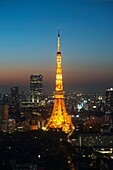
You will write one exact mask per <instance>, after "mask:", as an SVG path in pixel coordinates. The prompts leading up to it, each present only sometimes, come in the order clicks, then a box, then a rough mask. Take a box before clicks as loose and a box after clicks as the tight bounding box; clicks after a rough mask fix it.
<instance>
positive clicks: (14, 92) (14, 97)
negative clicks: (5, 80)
mask: <svg viewBox="0 0 113 170" xmlns="http://www.w3.org/2000/svg"><path fill="white" fill-rule="evenodd" d="M11 100H12V101H17V100H18V87H12V88H11Z"/></svg>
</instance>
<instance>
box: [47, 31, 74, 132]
mask: <svg viewBox="0 0 113 170" xmlns="http://www.w3.org/2000/svg"><path fill="white" fill-rule="evenodd" d="M64 93H65V92H64V90H63V76H62V55H61V51H60V33H59V32H58V51H57V53H56V86H55V92H54V106H53V111H52V114H51V117H50V118H49V120H48V123H47V124H46V126H45V129H46V130H49V129H61V130H62V131H64V132H65V133H70V132H72V131H73V130H74V129H75V127H74V125H73V124H72V121H71V115H68V113H67V112H66V107H65V101H64Z"/></svg>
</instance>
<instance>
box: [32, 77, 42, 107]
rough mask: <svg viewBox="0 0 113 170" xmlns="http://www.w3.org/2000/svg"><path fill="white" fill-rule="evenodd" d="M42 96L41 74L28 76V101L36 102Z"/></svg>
mask: <svg viewBox="0 0 113 170" xmlns="http://www.w3.org/2000/svg"><path fill="white" fill-rule="evenodd" d="M42 98H43V76H42V75H31V76H30V101H31V103H34V104H37V103H38V102H39V101H41V100H42Z"/></svg>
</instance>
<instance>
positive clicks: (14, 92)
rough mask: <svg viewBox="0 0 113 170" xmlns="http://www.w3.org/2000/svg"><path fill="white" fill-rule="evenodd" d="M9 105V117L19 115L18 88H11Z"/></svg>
mask: <svg viewBox="0 0 113 170" xmlns="http://www.w3.org/2000/svg"><path fill="white" fill-rule="evenodd" d="M9 103H10V104H9V117H10V118H16V117H17V115H18V113H19V94H18V87H12V88H11V101H10V102H9Z"/></svg>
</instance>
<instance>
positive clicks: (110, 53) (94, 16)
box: [0, 0, 113, 92]
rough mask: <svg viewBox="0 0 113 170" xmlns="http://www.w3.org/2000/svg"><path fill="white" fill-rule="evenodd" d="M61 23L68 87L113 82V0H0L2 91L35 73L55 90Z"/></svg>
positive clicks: (98, 87)
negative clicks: (58, 32)
mask: <svg viewBox="0 0 113 170" xmlns="http://www.w3.org/2000/svg"><path fill="white" fill-rule="evenodd" d="M58 28H60V34H61V52H62V60H63V62H62V66H63V80H64V89H68V90H70V91H71V90H72V89H75V90H76V89H79V87H80V90H82V89H83V90H84V89H87V90H95V89H96V90H104V89H105V88H109V87H113V1H112V0H89V1H88V0H0V92H3V88H4V89H5V90H6V91H9V90H10V87H13V86H19V87H23V89H26V90H27V89H29V77H30V75H31V74H42V75H43V76H44V87H45V88H46V89H45V91H48V89H50V88H51V89H52V90H54V86H55V82H54V81H55V73H56V70H55V69H56V52H57V30H58Z"/></svg>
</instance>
